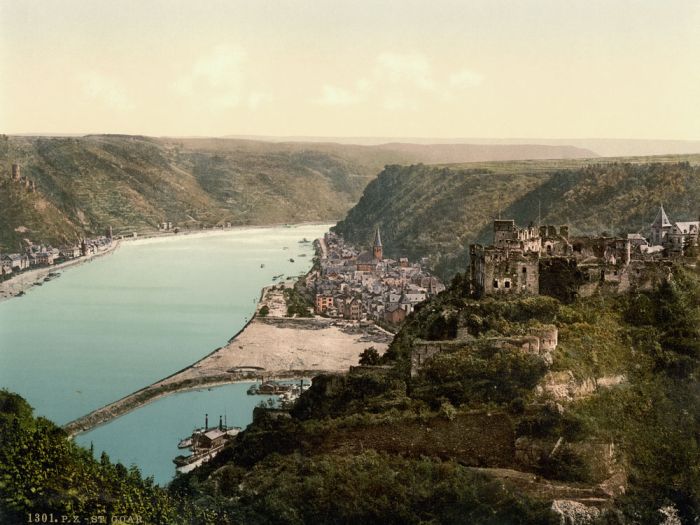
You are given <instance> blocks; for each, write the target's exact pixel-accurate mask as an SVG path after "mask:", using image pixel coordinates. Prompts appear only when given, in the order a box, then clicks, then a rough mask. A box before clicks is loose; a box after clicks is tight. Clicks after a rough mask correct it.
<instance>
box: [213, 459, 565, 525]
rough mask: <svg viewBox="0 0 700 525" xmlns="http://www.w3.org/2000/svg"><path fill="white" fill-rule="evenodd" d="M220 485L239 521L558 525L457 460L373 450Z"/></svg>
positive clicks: (235, 476)
mask: <svg viewBox="0 0 700 525" xmlns="http://www.w3.org/2000/svg"><path fill="white" fill-rule="evenodd" d="M214 480H215V481H216V482H218V490H217V491H216V496H215V497H216V498H217V501H218V502H220V503H221V505H223V506H224V508H227V509H228V511H229V513H230V514H229V516H230V517H229V519H230V522H235V523H248V524H266V523H285V524H304V523H337V524H354V523H387V524H418V523H480V524H494V525H495V524H502V523H509V524H516V523H554V521H553V519H552V518H553V517H552V515H551V513H550V511H549V509H548V505H546V504H544V503H535V502H533V501H530V500H527V499H526V498H524V497H522V496H516V495H513V494H510V493H508V492H506V491H505V490H504V489H503V487H502V486H501V485H500V484H499V483H497V482H494V481H490V480H488V479H487V478H485V477H482V476H480V475H478V474H474V473H471V472H469V471H468V470H467V469H465V468H463V467H461V466H459V465H457V464H456V463H454V462H435V461H431V460H428V459H419V460H408V459H402V458H399V457H395V456H389V455H385V454H378V453H376V452H372V451H368V452H365V453H363V454H360V455H342V456H337V455H327V454H324V455H318V456H314V457H304V456H300V455H290V456H285V457H280V456H276V457H270V458H268V459H267V460H265V461H264V462H263V463H262V464H259V465H258V466H257V467H256V468H254V469H252V470H250V471H248V472H247V473H244V472H243V471H241V470H237V469H235V468H234V469H229V468H228V467H227V468H226V469H224V470H222V471H220V472H217V474H216V475H215V476H214ZM222 481H223V482H222Z"/></svg>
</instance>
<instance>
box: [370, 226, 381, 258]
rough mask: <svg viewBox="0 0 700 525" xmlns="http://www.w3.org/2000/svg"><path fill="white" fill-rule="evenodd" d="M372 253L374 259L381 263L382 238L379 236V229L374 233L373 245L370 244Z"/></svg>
mask: <svg viewBox="0 0 700 525" xmlns="http://www.w3.org/2000/svg"><path fill="white" fill-rule="evenodd" d="M372 253H373V254H374V258H375V259H377V260H379V261H381V260H382V256H383V247H382V237H381V235H380V234H379V228H377V229H376V231H375V232H374V243H373V244H372Z"/></svg>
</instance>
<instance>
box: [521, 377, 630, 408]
mask: <svg viewBox="0 0 700 525" xmlns="http://www.w3.org/2000/svg"><path fill="white" fill-rule="evenodd" d="M626 382H627V377H626V376H624V375H621V374H620V375H610V376H603V377H599V378H591V377H587V378H586V379H583V380H577V379H576V378H575V377H574V374H573V373H572V372H571V371H568V370H567V371H564V372H548V373H547V375H545V377H544V379H543V380H542V382H541V383H540V384H539V385H538V386H537V387H536V389H535V392H536V393H537V394H538V395H541V396H546V397H550V398H554V399H555V400H557V401H573V400H575V399H581V398H584V397H588V396H590V395H592V394H594V393H595V392H596V391H598V390H599V389H601V388H612V387H615V386H618V385H621V384H623V383H626Z"/></svg>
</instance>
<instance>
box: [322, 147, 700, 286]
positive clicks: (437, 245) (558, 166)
mask: <svg viewBox="0 0 700 525" xmlns="http://www.w3.org/2000/svg"><path fill="white" fill-rule="evenodd" d="M699 165H700V155H692V156H666V157H637V158H625V159H596V160H594V161H590V160H588V161H587V160H569V161H528V162H518V161H514V162H500V163H499V162H490V163H475V164H466V165H453V166H424V165H414V166H409V167H402V166H387V167H386V168H385V169H384V171H383V172H382V173H381V174H380V175H379V177H378V178H377V179H375V180H374V181H372V183H370V184H369V186H367V188H366V189H365V192H364V194H363V196H362V198H361V199H360V202H359V203H358V204H357V205H356V206H355V207H354V208H353V209H352V210H350V212H349V213H348V215H347V217H346V218H345V219H344V220H343V221H341V222H339V223H338V224H337V226H336V227H335V230H336V231H337V232H339V233H341V234H342V235H343V236H344V237H345V238H346V239H348V240H349V241H351V242H353V243H356V244H366V243H368V242H370V241H371V239H372V234H373V231H374V228H376V227H377V226H379V227H380V228H381V232H382V240H383V243H384V251H385V253H386V254H388V255H389V256H393V257H396V256H399V255H407V256H409V257H411V258H415V257H419V256H425V255H430V257H431V260H432V266H433V268H434V269H435V270H436V271H437V272H438V273H440V274H441V275H442V276H443V277H449V276H451V275H453V274H454V273H455V272H456V271H460V270H463V269H464V267H465V266H466V261H467V251H468V244H469V243H471V242H484V241H487V240H489V239H490V232H491V223H492V220H493V219H494V218H497V217H498V215H499V213H500V215H501V217H503V218H512V219H515V220H516V221H517V222H518V223H520V224H521V225H527V224H528V223H530V222H531V221H532V222H535V221H537V218H538V214H539V213H541V221H542V223H543V224H555V225H561V224H568V225H569V226H570V232H571V233H572V234H600V233H602V232H604V231H607V232H609V233H627V232H642V233H645V232H648V228H649V225H650V224H651V222H652V221H653V220H654V217H655V214H656V212H657V210H658V206H659V204H660V203H663V205H664V207H665V209H666V211H667V212H668V215H669V217H670V218H671V219H672V220H697V217H698V213H699V212H700V208H699V204H700V167H699ZM540 209H541V211H540Z"/></svg>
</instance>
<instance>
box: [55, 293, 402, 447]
mask: <svg viewBox="0 0 700 525" xmlns="http://www.w3.org/2000/svg"><path fill="white" fill-rule="evenodd" d="M265 305H266V306H268V308H269V309H270V315H269V316H268V317H264V318H263V317H256V318H254V319H253V320H252V321H250V322H249V323H248V324H247V325H246V326H245V327H244V329H243V330H241V332H239V333H238V334H237V335H236V336H235V337H233V338H232V339H231V340H230V341H229V343H228V344H227V345H226V346H224V347H222V348H218V349H216V350H215V351H213V352H212V353H210V354H209V355H207V356H206V357H204V358H202V359H201V360H199V361H197V362H196V363H194V364H193V365H191V366H189V367H187V368H185V369H183V370H180V371H179V372H176V373H175V374H173V375H171V376H169V377H167V378H165V379H162V380H160V381H157V382H155V383H153V384H152V385H149V386H147V387H145V388H143V389H141V390H139V391H137V392H134V393H133V394H130V395H128V396H126V397H124V398H122V399H120V400H118V401H115V402H114V403H110V404H109V405H107V406H104V407H102V408H99V409H97V410H95V411H93V412H91V413H90V414H87V415H85V416H83V417H81V418H79V419H77V420H75V421H72V422H70V423H68V424H67V425H65V426H64V429H65V430H66V431H67V432H68V433H69V434H70V435H76V434H79V433H82V432H86V431H88V430H91V429H92V428H94V427H96V426H98V425H102V424H105V423H107V422H109V421H111V420H112V419H115V418H117V417H120V416H122V415H124V414H126V413H128V412H131V411H132V410H135V409H137V408H139V407H141V406H143V405H145V404H147V403H150V402H152V401H154V400H156V399H160V398H162V397H164V396H166V395H170V394H174V393H177V392H183V391H186V390H191V389H193V388H199V387H202V386H213V385H223V384H228V383H236V382H240V381H242V380H246V379H247V380H251V379H253V378H255V377H261V376H264V377H266V378H269V377H309V376H313V375H315V374H319V373H323V372H346V371H347V370H349V368H350V367H351V366H353V365H356V364H357V363H358V360H359V356H360V354H361V353H362V351H363V350H364V349H365V348H368V347H370V346H373V347H375V348H376V349H377V350H378V351H379V352H380V353H384V352H385V351H386V349H387V347H388V345H389V343H390V342H391V340H392V338H393V335H392V334H391V333H389V332H386V331H384V330H382V329H381V328H379V327H376V326H373V325H372V326H369V327H360V326H359V325H358V324H357V323H350V322H343V321H336V320H332V319H326V318H321V317H314V318H287V317H283V315H284V308H283V305H284V299H283V292H282V290H281V289H279V288H278V287H276V286H268V287H266V288H264V289H263V293H262V294H261V301H260V304H259V306H258V310H259V309H260V308H261V307H262V306H265ZM253 367H255V368H253ZM241 368H242V369H248V370H255V371H254V372H253V374H252V375H251V374H249V373H247V372H244V371H241V370H240V369H241Z"/></svg>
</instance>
